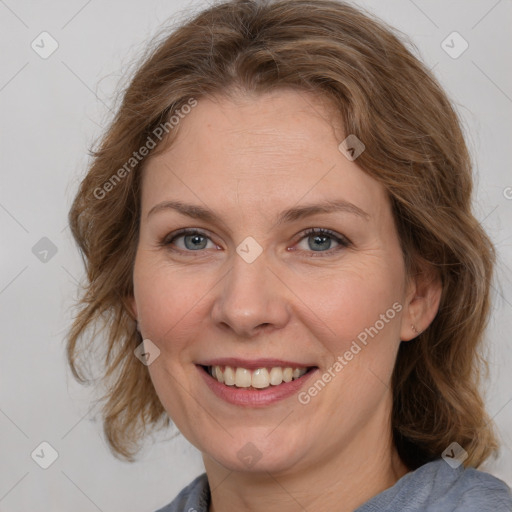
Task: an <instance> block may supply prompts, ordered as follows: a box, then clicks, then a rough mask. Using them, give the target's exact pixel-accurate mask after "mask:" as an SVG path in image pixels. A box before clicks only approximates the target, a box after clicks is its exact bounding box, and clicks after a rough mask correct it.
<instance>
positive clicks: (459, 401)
mask: <svg viewBox="0 0 512 512" xmlns="http://www.w3.org/2000/svg"><path fill="white" fill-rule="evenodd" d="M408 47H410V48H408ZM413 51H415V48H414V46H413V45H411V43H410V42H408V40H407V39H406V38H405V37H404V36H403V35H402V34H401V33H398V32H397V31H395V30H393V29H392V28H390V27H388V26H387V25H386V24H384V23H383V22H382V21H380V20H378V19H376V18H374V17H373V16H372V15H371V14H369V13H365V12H363V11H362V10H360V9H356V8H354V7H352V6H350V5H348V4H346V3H342V2H337V1H334V0H277V1H258V0H232V1H226V2H223V3H220V4H217V5H214V6H212V7H209V8H208V9H206V10H204V11H201V12H200V13H198V14H196V15H194V16H193V17H192V18H190V19H188V20H185V21H184V22H182V23H181V24H180V25H179V26H178V27H177V28H174V29H173V31H172V33H171V34H170V35H169V34H166V35H165V38H163V39H162V40H159V41H157V42H156V43H153V44H152V45H150V47H149V50H148V52H147V53H146V55H145V56H144V58H143V60H142V63H141V64H139V65H138V66H137V69H136V72H135V73H134V75H133V77H132V78H131V81H130V82H129V85H128V86H127V88H126V90H125V91H124V94H123V96H122V103H121V105H120V106H119V108H118V110H117V114H116V116H115V118H114V119H113V121H112V122H111V124H110V126H109V127H108V129H107V130H106V132H105V134H104V136H103V137H102V138H101V140H100V141H99V143H98V144H97V146H96V149H95V150H93V151H92V152H91V155H92V157H93V159H92V162H91V165H90V167H89V169H88V173H87V174H86V176H85V178H84V179H83V181H82V182H81V184H80V187H79V191H78V193H77V195H76V197H75V199H74V202H73V204H72V207H71V210H70V212H69V222H70V226H71V230H72V233H73V236H74V238H75V240H76V242H77V243H78V246H79V248H80V251H81V254H82V258H83V260H84V264H85V267H86V279H87V283H86V286H85V287H84V289H83V290H82V295H81V298H80V301H79V304H78V305H79V307H78V312H77V314H76V316H75V318H74V321H73V324H72V326H71V328H70V331H69V336H68V341H67V358H68V362H69V364H70V367H71V369H72V372H73V375H74V376H75V378H76V379H78V380H79V381H80V382H82V383H84V382H87V378H86V377H84V374H83V370H84V368H85V366H87V364H88V363H89V362H90V361H91V360H92V354H93V353H94V352H93V345H94V342H95V341H98V340H99V341H100V344H99V348H100V349H102V350H103V352H102V353H101V355H100V357H99V359H100V365H101V368H102V370H101V374H100V380H101V382H102V383H103V384H104V385H105V387H106V393H105V395H104V396H103V397H102V401H103V402H104V403H103V409H102V420H103V428H104V433H105V435H106V438H107V440H108V444H109V446H110V448H111V450H112V452H113V454H114V455H115V456H116V457H118V458H121V459H125V460H128V461H133V460H134V455H135V454H136V453H137V452H138V451H139V450H140V448H141V447H140V442H141V440H142V439H143V438H144V436H145V435H146V434H148V432H149V431H152V430H153V431H154V430H155V429H156V427H157V426H161V427H167V426H169V425H170V419H169V417H168V416H167V414H166V412H165V410H164V408H163V406H162V404H161V403H160V401H159V399H158V397H157V395H156V392H155V390H154V388H153V385H152V383H151V380H150V377H149V373H148V371H147V367H146V366H144V365H143V364H141V363H140V362H139V360H138V359H137V358H136V357H135V356H134V353H133V351H134V349H135V347H136V346H137V345H138V344H139V343H140V342H141V341H142V339H141V337H140V334H139V333H138V332H137V328H136V320H135V318H133V315H132V313H131V311H130V308H129V306H128V299H129V298H130V297H131V296H132V294H133V280H132V271H133V263H134V259H135V253H136V249H137V242H138V229H139V214H140V188H141V185H140V183H141V173H142V169H143V166H144V162H145V161H146V160H144V159H142V160H141V161H140V162H136V165H133V162H132V164H131V165H133V169H129V172H128V171H127V172H124V173H121V174H122V179H121V178H120V179H117V178H116V179H115V180H113V176H114V174H115V173H116V171H117V170H118V169H121V168H122V167H123V166H125V170H126V163H127V162H128V161H130V158H132V157H133V154H134V152H135V151H137V150H139V148H140V147H142V146H143V145H144V144H146V143H147V141H148V137H152V138H153V139H154V133H155V132H154V131H155V130H156V129H157V128H158V126H160V125H161V124H162V123H164V122H166V121H169V119H171V116H172V115H173V114H174V115H175V112H177V111H179V109H180V108H181V107H182V106H183V105H184V104H186V103H187V102H188V101H190V99H191V98H193V99H196V100H200V98H201V97H211V96H213V95H223V94H224V95H227V94H229V93H230V91H231V92H232V91H235V90H236V91H242V92H243V91H250V92H257V93H265V92H268V91H271V90H275V89H279V88H294V89H296V90H298V91H308V92H313V93H315V94H317V95H319V96H322V97H324V98H328V99H329V100H331V101H332V102H333V105H334V107H335V109H336V110H335V112H336V113H337V115H338V117H339V120H340V121H341V122H342V123H343V127H344V130H345V133H346V134H355V135H357V137H358V138H359V139H361V140H362V141H363V142H364V144H365V146H366V150H365V151H364V152H363V153H362V154H361V155H360V156H359V158H358V160H357V163H358V165H359V166H360V167H361V168H362V169H363V171H364V172H366V173H368V174H369V175H371V176H372V177H373V178H374V179H376V180H377V181H379V182H380V183H382V185H383V186H384V187H385V188H386V190H387V192H388V195H389V199H390V201H391V205H392V208H393V213H394V218H395V222H396V226H397V229H398V233H399V236H400V240H401V245H402V249H403V254H404V260H405V263H406V268H407V272H408V275H412V274H413V273H414V272H417V271H419V270H418V269H421V268H423V269H425V268H426V267H428V268H429V269H430V270H431V271H435V272H436V273H437V274H438V276H439V277H440V279H441V282H442V296H441V302H440V307H439V311H438V313H437V316H436V317H435V319H434V320H433V322H432V323H431V325H430V326H429V327H428V328H427V329H426V330H425V331H424V332H423V333H421V334H420V335H419V336H418V338H417V339H415V340H414V341H412V342H408V343H402V344H401V346H400V349H399V352H398V356H397V360H396V366H395V369H394V374H393V377H392V389H393V397H394V398H393V410H392V418H391V420H392V429H393V436H394V442H395V444H396V447H397V449H398V452H399V454H400V456H401V458H402V460H403V461H404V463H405V464H406V465H407V466H409V468H411V469H415V468H417V467H419V466H420V465H422V464H424V463H426V462H428V461H431V460H434V459H436V458H439V457H440V456H441V453H442V452H443V450H444V449H445V448H447V447H448V446H449V445H450V443H452V442H453V441H457V442H458V443H459V444H460V445H462V446H463V447H464V448H465V450H466V451H467V452H468V454H469V457H468V458H467V459H466V461H465V463H464V464H465V466H471V467H478V466H479V465H480V464H481V463H482V462H484V460H485V459H487V458H488V457H489V456H490V455H491V454H493V453H495V452H496V451H497V447H498V444H497V440H496V437H495V433H494V425H493V423H492V421H491V419H490V418H489V417H488V415H487V414H486V412H485V408H484V403H483V400H482V397H481V394H480V392H479V386H480V382H481V377H482V375H483V374H484V373H485V374H486V375H487V374H488V365H487V363H486V360H485V357H484V355H483V354H482V349H483V345H482V344H483V333H484V330H485V327H486V324H487V320H488V315H489V307H490V295H489V291H490V290H489V287H490V282H491V278H492V273H493V267H494V261H495V254H494V248H493V246H492V243H491V241H490V240H489V238H488V236H487V235H486V234H485V232H484V231H483V230H482V228H481V226H480V225H479V223H478V222H477V220H476V219H475V217H474V216H473V214H472V209H471V196H472V188H473V184H472V164H471V161H470V156H469V152H468V149H467V146H466V143H465V140H464V136H463V132H462V128H461V122H460V120H459V118H458V115H457V113H456V111H455V110H454V108H453V107H452V105H451V102H450V100H449V99H448V98H447V96H446V94H445V92H444V91H443V90H442V88H441V87H440V85H439V84H438V82H437V81H436V79H435V78H434V77H433V75H432V73H431V72H430V71H429V70H428V69H427V68H426V67H425V65H424V64H422V63H421V62H420V61H419V60H418V59H417V58H416V57H415V56H414V55H413ZM178 132H179V125H178V126H177V127H176V129H172V130H169V133H168V135H167V136H166V137H164V138H162V141H161V142H159V143H158V145H157V147H156V148H155V149H153V150H152V151H151V155H154V154H156V153H157V152H160V151H161V150H162V149H164V148H165V147H169V144H171V143H172V141H173V140H174V138H175V136H176V134H177V133H178ZM121 174H119V172H118V173H117V176H118V177H120V176H121ZM107 182H109V183H110V184H111V186H106V184H107ZM107 189H108V191H107ZM101 190H103V192H105V194H104V193H103V192H99V191H101ZM107 192H108V195H107ZM100 196H101V197H100ZM103 196H105V197H103ZM103 334H104V335H103ZM85 340H88V341H89V346H87V348H86V347H83V348H82V343H81V341H85ZM95 348H98V347H95ZM80 359H81V361H80Z"/></svg>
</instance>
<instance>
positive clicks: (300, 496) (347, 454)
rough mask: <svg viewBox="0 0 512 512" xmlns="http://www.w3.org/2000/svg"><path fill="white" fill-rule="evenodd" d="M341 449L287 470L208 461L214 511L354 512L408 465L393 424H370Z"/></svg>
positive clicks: (211, 509)
mask: <svg viewBox="0 0 512 512" xmlns="http://www.w3.org/2000/svg"><path fill="white" fill-rule="evenodd" d="M363 430H364V431H360V432H359V433H358V434H357V435H356V436H355V437H353V438H352V440H351V442H350V443H346V446H344V447H343V448H342V449H339V450H332V449H331V450H326V453H327V452H330V453H331V455H329V456H327V455H325V456H324V457H321V461H319V462H317V463H313V464H309V465H307V466H302V467H300V468H298V467H294V468H290V469H289V470H287V471H285V472H279V473H277V472H275V473H271V472H269V471H261V472H237V471H230V470H229V469H226V468H225V467H223V466H221V465H220V464H219V463H218V462H216V461H215V460H213V459H212V458H211V457H209V456H207V455H204V456H203V460H204V464H205V468H206V473H207V475H208V481H209V484H210V490H211V504H210V509H209V512H235V511H236V512H239V511H240V510H247V511H250V512H277V511H279V512H292V511H293V512H295V511H296V510H298V509H303V510H336V511H337V512H353V511H354V510H355V509H356V508H357V507H359V506H360V505H362V504H363V503H365V502H366V501H368V500H369V499H370V498H372V497H373V496H375V495H377V494H379V493H380V492H382V491H384V490H385V489H388V488H389V487H391V486H393V485H394V484H395V483H396V482H397V481H398V480H399V479H400V478H401V477H402V476H403V475H405V474H406V473H407V472H408V471H409V469H408V468H407V467H406V466H405V464H404V463H403V462H402V461H401V459H400V457H399V456H398V453H397V452H396V449H395V447H394V445H393V442H392V435H391V428H389V429H388V431H387V432H386V431H385V429H383V428H382V423H380V424H377V423H376V424H375V425H371V424H370V425H366V426H365V428H364V429H363Z"/></svg>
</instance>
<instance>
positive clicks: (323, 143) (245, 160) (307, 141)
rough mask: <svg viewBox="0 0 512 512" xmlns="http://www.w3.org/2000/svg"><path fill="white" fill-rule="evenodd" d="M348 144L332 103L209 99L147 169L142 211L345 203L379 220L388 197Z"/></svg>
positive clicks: (304, 98) (272, 97)
mask: <svg viewBox="0 0 512 512" xmlns="http://www.w3.org/2000/svg"><path fill="white" fill-rule="evenodd" d="M345 137H346V135H345V134H344V133H343V128H342V126H341V123H340V122H339V121H337V119H336V116H335V112H334V109H333V106H332V105H330V104H329V101H328V100H326V99H325V98H321V97H319V96H316V95H313V94H311V93H308V92H303V91H296V90H286V89H285V90H277V91H274V92H272V93H267V94H262V95H240V96H236V97H215V98H202V99H200V100H199V101H198V103H197V106H196V107H195V108H193V109H192V110H191V112H190V113H189V114H187V115H186V116H185V117H184V118H183V119H182V120H181V121H180V126H179V133H178V136H177V138H176V139H175V141H174V142H173V144H172V145H171V146H170V147H169V148H167V149H166V150H165V151H163V152H162V153H160V154H158V155H157V156H155V157H154V158H150V159H149V161H148V162H147V163H146V167H145V170H144V180H143V210H145V211H146V212H147V211H148V210H149V209H150V208H151V207H152V206H153V205H154V204H155V203H157V202H159V201H165V200H168V199H180V200H183V199H184V198H186V199H187V201H189V202H194V203H196V204H197V203H198V201H199V202H203V203H206V204H207V205H208V206H209V207H210V208H212V209H216V210H222V209H229V208H230V207H231V206H233V205H234V204H235V203H237V204H238V205H239V206H240V205H241V204H242V203H243V206H244V207H245V208H247V209H250V210H251V211H254V212H256V211H268V209H269V208H270V209H279V207H280V206H283V207H284V206H290V204H293V203H297V202H299V201H301V200H304V201H307V202H311V201H314V200H319V199H328V200H336V199H345V200H350V201H352V202H354V203H356V204H357V206H359V207H360V208H362V209H363V210H365V211H367V212H369V213H370V212H374V213H378V210H379V208H382V207H383V206H384V203H385V202H386V201H387V198H386V195H385V191H384V189H383V187H382V186H381V185H380V184H379V183H378V182H377V181H376V180H374V179H373V178H371V177H370V176H369V175H367V174H366V173H365V172H363V171H362V170H361V169H360V168H359V167H358V166H357V162H356V161H350V160H348V159H347V158H346V157H345V156H344V155H343V154H342V153H341V152H340V150H339V149H338V146H339V144H340V142H341V141H342V140H343V139H344V138H345Z"/></svg>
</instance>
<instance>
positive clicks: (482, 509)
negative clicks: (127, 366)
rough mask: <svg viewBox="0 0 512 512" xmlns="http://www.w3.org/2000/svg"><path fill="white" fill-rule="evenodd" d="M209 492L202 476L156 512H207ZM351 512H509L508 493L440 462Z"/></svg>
mask: <svg viewBox="0 0 512 512" xmlns="http://www.w3.org/2000/svg"><path fill="white" fill-rule="evenodd" d="M209 506H210V489H209V487H208V479H207V478H206V473H203V474H202V475H200V476H198V477H197V478H196V479H195V480H193V481H192V482H191V483H190V484H189V485H188V486H187V487H185V488H184V489H183V490H182V491H181V492H180V493H179V494H178V496H176V498H175V499H174V500H173V501H172V502H171V503H169V504H168V505H167V506H165V507H163V508H161V509H159V510H157V511H156V512H208V508H209ZM354 512H512V493H511V490H510V488H509V487H508V486H507V484H506V483H505V482H503V481H502V480H500V479H498V478H496V477H494V476H492V475H490V474H489V473H485V472H483V471H479V470H477V469H473V468H468V469H464V467H463V466H459V467H458V468H456V469H452V468H451V467H450V466H449V465H448V464H447V463H446V462H445V461H444V460H443V459H438V460H435V461H433V462H429V463H427V464H424V465H423V466H421V467H420V468H418V469H417V470H416V471H412V472H410V473H407V474H406V475H404V476H403V477H402V478H400V480H398V482H396V484H395V485H393V486H392V487H390V488H389V489H386V490H385V491H382V492H381V493H379V494H377V495H376V496H374V497H373V498H371V499H370V500H368V501H367V502H366V503H364V504H363V505H361V506H360V507H358V508H357V509H356V510H355V511H354Z"/></svg>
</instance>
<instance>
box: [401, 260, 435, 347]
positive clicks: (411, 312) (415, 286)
mask: <svg viewBox="0 0 512 512" xmlns="http://www.w3.org/2000/svg"><path fill="white" fill-rule="evenodd" d="M441 294H442V283H441V278H440V276H439V275H438V274H437V272H434V271H433V270H431V271H430V272H420V273H418V274H417V275H416V276H415V277H414V278H413V281H412V282H411V286H410V289H409V293H408V294H407V299H406V304H405V307H404V313H403V315H402V326H401V332H400V339H401V340H402V341H409V340H412V339H414V338H416V337H417V336H419V335H420V334H421V333H422V332H423V331H425V330H426V329H427V328H428V326H429V325H430V324H431V323H432V321H433V320H434V318H435V316H436V315H437V312H438V310H439V303H440V301H441Z"/></svg>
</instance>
